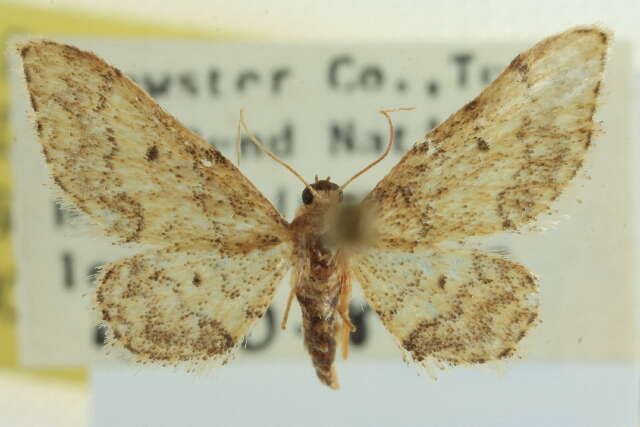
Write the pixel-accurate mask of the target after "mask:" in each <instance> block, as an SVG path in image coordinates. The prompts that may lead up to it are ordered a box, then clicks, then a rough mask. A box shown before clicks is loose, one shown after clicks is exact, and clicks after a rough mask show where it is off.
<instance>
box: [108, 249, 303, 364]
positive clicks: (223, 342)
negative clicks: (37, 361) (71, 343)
mask: <svg viewBox="0 0 640 427" xmlns="http://www.w3.org/2000/svg"><path fill="white" fill-rule="evenodd" d="M290 258H291V254H290V246H288V245H278V246H273V247H271V248H269V249H267V250H255V251H252V252H250V253H248V254H240V255H228V254H224V253H221V252H220V251H216V250H211V251H206V252H205V251H201V250H198V249H193V248H189V247H181V246H173V247H167V248H162V249H156V250H151V251H148V252H145V253H142V254H140V255H136V256H133V257H130V258H125V259H122V260H120V261H117V262H114V263H112V264H109V265H106V266H105V267H104V268H103V270H102V273H101V274H100V276H99V278H98V282H99V283H100V285H99V288H98V290H97V294H96V298H97V307H98V309H99V310H100V313H101V316H102V320H103V321H104V322H105V323H106V324H107V325H108V326H109V331H110V338H113V340H114V344H116V345H117V346H120V347H124V348H126V349H127V350H129V351H130V352H131V353H133V354H134V355H135V356H136V357H137V359H138V360H139V361H143V362H144V361H151V362H168V363H174V364H176V363H180V362H190V361H194V362H198V361H214V362H215V361H219V362H224V361H226V360H227V359H228V358H229V356H231V355H232V352H233V350H234V349H235V348H236V347H237V345H238V344H239V343H240V342H241V340H242V337H244V336H245V335H246V334H247V333H248V332H249V329H250V327H251V326H252V325H253V324H254V322H255V321H256V320H257V319H259V318H260V317H262V315H263V314H264V312H265V310H266V309H267V307H268V306H269V304H270V303H271V300H272V298H273V295H274V292H275V289H276V286H277V285H278V284H279V283H280V281H281V280H282V277H283V276H284V274H285V273H286V272H287V270H288V269H289V267H290Z"/></svg>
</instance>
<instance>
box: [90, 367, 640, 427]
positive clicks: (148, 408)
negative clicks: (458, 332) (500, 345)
mask: <svg viewBox="0 0 640 427" xmlns="http://www.w3.org/2000/svg"><path fill="white" fill-rule="evenodd" d="M414 372H415V371H414V370H412V368H410V367H407V366H405V365H403V364H402V363H401V362H399V361H398V362H395V363H393V362H382V363H373V362H368V363H362V362H355V361H354V362H344V363H340V364H339V375H340V380H341V385H342V389H341V390H339V391H333V390H330V389H328V388H326V387H323V386H321V385H320V383H319V382H318V381H317V380H316V379H315V378H314V373H313V369H312V368H311V366H310V363H303V362H299V361H296V362H289V361H287V362H285V361H283V362H281V363H273V364H269V365H267V364H248V363H240V364H236V365H233V364H232V365H231V366H226V367H225V368H224V369H221V370H219V371H218V372H216V373H215V375H210V374H204V375H203V374H200V375H198V374H195V375H189V374H184V373H176V372H171V370H156V369H148V368H146V367H145V368H139V369H137V370H122V369H107V368H101V369H97V370H94V371H93V374H92V381H93V394H92V396H93V402H92V405H93V406H92V426H94V427H113V426H119V427H128V426H132V427H133V426H135V427H141V426H153V427H178V426H180V427H191V426H259V427H270V426H274V427H275V426H278V427H280V426H305V427H314V426H331V427H342V426H349V427H356V426H465V427H466V426H474V427H481V426H491V427H499V426H519V427H526V426H532V427H533V426H535V427H540V426H561V427H571V426H576V427H589V426H594V427H603V426H607V427H609V426H611V427H613V426H636V425H638V376H637V371H636V369H635V367H634V366H633V365H632V364H612V363H609V364H606V363H594V364H568V363H567V364H544V363H535V364H534V363H517V364H513V365H511V366H509V367H508V368H507V369H506V370H505V372H504V373H499V372H496V371H492V370H486V369H476V368H463V369H459V368H458V369H450V370H447V371H445V372H441V373H439V374H438V379H437V380H433V379H431V378H430V377H428V376H418V375H415V374H414Z"/></svg>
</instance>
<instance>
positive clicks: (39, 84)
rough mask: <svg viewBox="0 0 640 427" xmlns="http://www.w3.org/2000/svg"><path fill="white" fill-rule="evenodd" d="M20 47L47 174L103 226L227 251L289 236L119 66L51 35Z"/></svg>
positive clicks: (264, 203) (127, 236)
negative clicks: (67, 44)
mask: <svg viewBox="0 0 640 427" xmlns="http://www.w3.org/2000/svg"><path fill="white" fill-rule="evenodd" d="M19 53H20V55H21V57H22V63H23V69H24V76H25V80H26V84H27V89H28V92H29V97H30V100H31V106H32V108H33V113H34V119H35V128H36V131H37V135H38V140H39V141H40V143H41V144H42V151H43V153H44V156H45V159H46V161H47V163H48V165H49V169H50V172H51V175H52V178H53V180H54V181H55V183H56V184H57V185H58V186H59V187H60V188H61V189H62V190H63V191H64V193H65V195H66V196H67V197H68V199H69V200H70V201H71V202H72V203H73V204H74V205H75V206H77V207H78V208H79V209H80V210H82V211H83V212H85V213H86V214H88V215H89V216H90V217H91V218H92V219H93V220H94V221H95V222H97V223H98V224H99V225H102V226H103V228H104V230H105V232H106V233H107V234H109V235H112V236H115V237H117V238H119V239H121V240H123V241H125V242H142V243H151V244H161V245H166V244H173V243H179V242H192V244H193V245H198V244H201V246H203V247H208V246H211V245H214V246H217V247H223V248H224V249H226V250H229V251H235V250H238V251H242V250H247V249H251V248H253V247H261V246H262V247H264V246H269V245H272V244H276V243H278V242H279V241H282V240H285V239H288V234H287V233H288V232H287V230H286V225H285V221H284V220H283V219H282V217H281V216H280V214H279V213H278V212H277V211H276V210H275V208H274V207H273V206H272V205H271V203H269V201H268V200H267V199H266V198H265V197H264V196H263V195H262V194H261V193H260V192H259V191H258V190H257V189H256V188H255V187H254V186H253V185H252V184H251V183H250V182H249V181H248V180H247V179H246V178H245V177H244V176H243V175H242V173H240V171H238V170H237V169H236V168H235V167H234V166H233V165H232V164H231V163H230V162H229V161H228V160H227V159H226V158H225V157H224V156H222V154H220V152H219V151H218V150H216V149H215V148H214V147H212V146H211V145H209V144H207V143H206V142H204V141H203V140H202V139H201V138H200V137H198V136H197V135H196V134H194V133H193V132H191V131H190V130H188V129H186V128H185V127H184V126H183V125H181V124H180V123H179V122H178V121H177V120H176V119H175V118H173V117H172V116H171V115H169V114H167V113H166V112H165V111H163V110H162V109H161V108H160V107H159V106H158V105H157V104H156V103H155V102H154V101H153V100H152V99H151V98H150V97H149V96H148V95H147V94H146V93H145V92H144V91H143V90H141V89H140V88H139V87H138V86H136V85H135V84H134V83H133V82H132V81H131V80H129V79H128V78H127V77H125V76H124V75H123V74H122V73H121V72H120V71H119V70H117V69H116V68H113V67H111V66H110V65H108V64H107V63H105V62H104V61H103V60H101V59H100V58H98V57H96V56H95V55H93V54H91V53H89V52H84V51H82V50H80V49H77V48H75V47H71V46H66V45H62V44H58V43H54V42H50V41H31V42H27V43H25V44H23V45H22V46H21V47H20V48H19Z"/></svg>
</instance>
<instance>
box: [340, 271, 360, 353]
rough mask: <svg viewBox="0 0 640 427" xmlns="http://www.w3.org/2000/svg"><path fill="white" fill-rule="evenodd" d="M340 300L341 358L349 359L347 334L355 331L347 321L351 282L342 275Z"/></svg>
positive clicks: (349, 321)
mask: <svg viewBox="0 0 640 427" xmlns="http://www.w3.org/2000/svg"><path fill="white" fill-rule="evenodd" d="M340 281H341V282H342V283H341V286H340V299H339V300H338V314H339V315H340V318H341V319H342V358H343V359H345V360H346V359H347V358H348V357H349V334H350V333H351V332H355V331H356V327H355V325H354V324H353V323H351V319H349V300H350V299H351V281H350V280H349V277H347V276H346V275H344V276H343V277H341V280H340Z"/></svg>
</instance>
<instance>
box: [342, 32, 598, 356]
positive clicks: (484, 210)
mask: <svg viewBox="0 0 640 427" xmlns="http://www.w3.org/2000/svg"><path fill="white" fill-rule="evenodd" d="M609 39H610V35H609V34H608V33H607V32H606V31H604V30H602V29H600V28H597V27H584V28H576V29H573V30H569V31H567V32H565V33H562V34H559V35H557V36H554V37H551V38H548V39H546V40H544V41H542V42H540V43H538V44H537V45H535V46H534V47H533V48H531V49H530V50H528V51H526V52H524V53H522V54H520V55H518V56H517V57H516V58H515V59H514V60H513V61H512V62H511V64H510V65H509V66H508V67H507V69H506V70H505V71H504V72H503V73H502V74H501V75H500V76H499V77H498V78H497V79H496V80H495V81H494V82H493V83H492V84H491V85H489V87H487V88H486V89H485V90H484V91H483V92H482V93H481V94H480V95H479V96H478V97H477V98H476V99H474V100H473V101H471V102H469V103H468V104H467V105H466V106H464V107H463V108H462V109H461V110H460V111H458V112H457V113H455V114H453V115H452V116H451V117H450V118H449V119H448V120H446V121H445V122H444V123H442V124H441V125H440V126H438V127H437V128H436V129H434V130H433V131H432V132H430V133H429V134H428V135H427V136H426V137H425V139H424V141H422V142H420V143H418V144H416V145H415V146H414V147H413V149H412V150H411V151H409V152H408V153H407V154H406V155H405V156H404V157H403V159H402V160H401V161H400V162H399V163H398V164H397V165H396V166H395V167H394V168H393V169H392V171H391V172H390V173H389V174H388V175H387V176H386V177H385V178H384V179H383V180H382V181H380V183H379V184H378V185H377V186H376V187H375V189H374V190H373V191H372V192H371V193H370V194H369V195H368V197H367V198H366V201H365V203H367V205H368V206H370V207H371V208H372V211H373V212H374V215H373V218H374V223H375V227H374V229H375V230H376V232H377V233H378V236H377V237H378V240H377V242H376V243H375V245H374V247H373V248H369V249H368V250H365V251H363V252H361V253H359V254H358V255H356V256H355V259H354V260H353V262H352V266H353V269H354V274H355V276H356V278H357V279H358V281H359V282H360V283H361V285H362V287H363V289H364V293H365V295H366V297H367V299H368V300H369V302H370V303H371V305H372V307H373V309H374V310H375V311H376V312H377V313H378V315H379V316H380V318H381V319H382V321H383V323H384V324H385V326H386V328H387V329H388V330H389V331H390V332H391V333H392V334H393V335H394V336H395V338H396V340H397V341H398V343H399V344H400V346H401V347H402V348H404V350H405V351H407V352H408V353H409V355H410V356H411V358H413V360H416V361H418V362H421V363H422V364H423V365H425V366H427V362H429V361H433V362H435V363H436V365H437V364H440V365H442V364H444V365H458V364H465V363H483V362H486V361H490V360H495V359H500V358H503V357H506V356H511V355H513V354H514V353H515V346H516V344H517V343H518V342H519V341H520V339H522V337H524V336H525V334H526V333H527V331H528V328H529V326H530V325H531V324H532V323H534V320H535V318H536V313H537V304H536V303H535V298H534V296H535V294H536V292H537V284H536V279H535V277H534V276H533V275H532V274H531V273H529V272H528V271H527V270H526V268H524V267H523V266H521V265H518V264H516V263H514V262H512V261H508V260H505V259H502V258H496V257H494V256H490V255H488V254H483V253H481V252H478V251H475V250H464V249H458V250H453V249H445V248H446V247H448V246H450V244H449V243H451V242H459V241H461V240H463V239H464V238H466V237H469V236H482V235H488V234H492V233H495V232H499V231H504V230H506V231H516V230H519V229H521V227H522V226H524V225H526V224H529V223H531V222H532V221H534V220H535V219H536V218H537V217H538V216H539V215H540V214H541V213H542V212H545V211H546V210H548V209H549V207H550V205H551V203H552V202H553V201H554V200H555V199H556V198H557V197H558V196H559V195H560V193H561V192H562V191H563V189H564V188H565V187H566V186H567V185H568V184H569V182H570V180H571V179H572V178H573V177H574V176H575V175H576V173H577V171H578V170H579V169H580V167H581V166H582V163H583V160H584V157H585V154H586V152H587V151H588V149H589V146H590V145H591V139H592V137H593V135H594V133H595V131H596V124H595V123H594V121H593V115H594V112H595V110H596V106H597V103H598V95H599V92H600V89H601V81H602V76H603V71H604V66H605V61H606V55H607V49H608V41H609ZM440 243H447V244H444V245H439V244H440Z"/></svg>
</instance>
